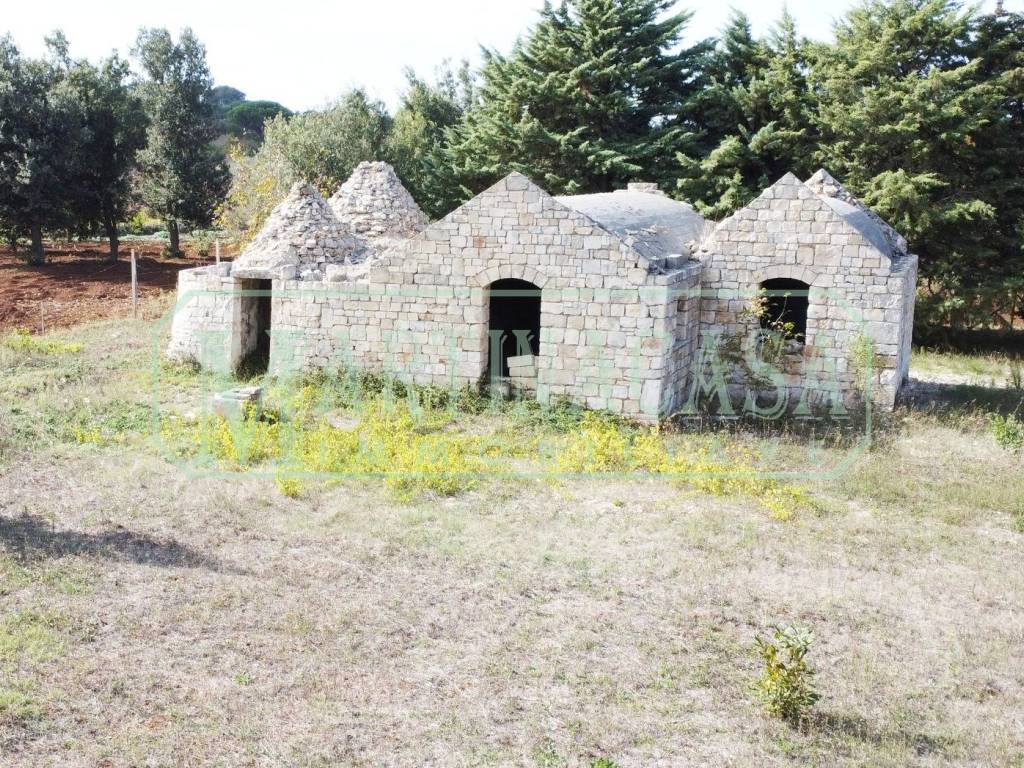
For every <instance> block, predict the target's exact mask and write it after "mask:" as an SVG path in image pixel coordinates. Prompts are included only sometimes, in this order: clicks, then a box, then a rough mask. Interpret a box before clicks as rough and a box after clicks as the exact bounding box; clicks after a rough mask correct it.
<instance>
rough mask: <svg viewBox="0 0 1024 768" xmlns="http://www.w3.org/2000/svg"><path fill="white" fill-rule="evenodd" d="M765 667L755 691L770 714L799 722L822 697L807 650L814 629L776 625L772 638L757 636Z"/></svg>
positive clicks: (811, 641) (811, 642) (758, 647)
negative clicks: (817, 690)
mask: <svg viewBox="0 0 1024 768" xmlns="http://www.w3.org/2000/svg"><path fill="white" fill-rule="evenodd" d="M756 643H757V649H758V653H759V654H760V656H761V660H762V661H763V662H764V671H763V672H762V673H761V676H760V677H759V678H758V680H757V682H756V683H755V685H754V694H755V695H756V696H757V698H758V699H759V700H760V701H761V702H762V703H763V704H764V706H765V709H766V710H767V711H768V714H770V715H772V716H773V717H778V718H781V719H783V720H785V721H787V722H790V723H797V722H799V721H800V720H801V719H802V718H803V716H804V715H805V714H806V712H807V710H808V709H810V708H811V707H812V706H813V705H814V703H815V702H816V701H817V700H818V698H819V697H818V694H817V693H816V692H815V690H814V684H813V677H814V670H813V669H812V668H811V667H810V666H809V665H808V664H807V660H806V657H807V654H808V652H809V651H810V650H811V645H812V644H813V643H814V633H813V632H812V631H811V630H810V629H809V628H807V627H795V626H787V627H776V628H775V633H774V635H773V637H772V639H771V640H765V639H763V638H761V637H758V638H757V639H756Z"/></svg>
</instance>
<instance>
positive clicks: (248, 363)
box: [239, 280, 273, 375]
mask: <svg viewBox="0 0 1024 768" xmlns="http://www.w3.org/2000/svg"><path fill="white" fill-rule="evenodd" d="M272 285H273V283H272V281H270V280H246V281H245V283H244V284H243V286H242V290H243V291H244V293H243V294H242V350H241V351H242V361H241V365H240V366H239V367H240V369H241V370H242V371H243V372H244V373H245V374H248V375H253V374H261V373H266V372H267V368H268V367H269V365H270V323H271V317H270V306H271V304H270V300H271V296H270V293H271V287H272Z"/></svg>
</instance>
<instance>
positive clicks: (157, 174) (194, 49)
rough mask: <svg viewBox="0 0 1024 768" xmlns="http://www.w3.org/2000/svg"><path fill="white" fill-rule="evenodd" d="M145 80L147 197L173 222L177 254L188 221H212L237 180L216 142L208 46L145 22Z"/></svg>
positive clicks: (141, 47)
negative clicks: (182, 226) (147, 26)
mask: <svg viewBox="0 0 1024 768" xmlns="http://www.w3.org/2000/svg"><path fill="white" fill-rule="evenodd" d="M134 53H135V55H136V57H137V58H138V59H139V62H140V63H141V65H142V68H143V70H144V72H145V75H146V79H145V80H144V81H143V83H142V84H141V85H142V88H141V92H142V95H143V99H144V103H145V105H146V112H147V114H148V116H149V121H150V125H149V135H148V145H147V147H146V149H145V150H143V151H142V152H141V153H140V155H139V161H140V165H141V168H142V197H143V200H144V201H145V203H146V204H147V205H148V206H149V207H150V208H151V209H152V210H153V211H154V212H155V213H156V214H157V215H159V216H162V217H163V218H164V219H165V220H166V221H167V230H168V233H169V235H170V250H171V253H172V254H174V255H177V254H178V250H179V249H178V232H179V226H180V224H182V223H185V224H188V225H194V226H207V225H209V224H210V222H212V221H213V217H214V214H215V212H216V208H217V206H218V205H219V204H220V202H221V201H222V200H223V199H224V196H225V195H226V194H227V190H228V187H229V185H230V182H231V177H230V173H229V171H228V168H227V165H226V162H225V159H224V156H223V153H222V152H221V151H220V150H218V149H217V148H216V147H214V145H213V140H214V139H216V138H217V135H218V127H217V116H216V106H215V101H214V96H213V79H212V78H211V77H210V70H209V68H208V67H207V64H206V49H205V48H203V45H202V43H200V42H199V40H198V39H197V38H196V36H195V35H194V34H193V33H192V31H191V30H190V29H186V30H184V31H183V32H182V34H181V38H180V39H179V41H178V42H177V43H175V42H174V40H173V39H172V38H171V35H170V33H169V32H168V31H167V30H166V29H148V30H147V29H144V30H142V32H140V34H139V38H138V41H137V43H136V46H135V51H134Z"/></svg>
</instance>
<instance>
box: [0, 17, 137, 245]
mask: <svg viewBox="0 0 1024 768" xmlns="http://www.w3.org/2000/svg"><path fill="white" fill-rule="evenodd" d="M47 50H48V54H47V56H46V57H45V58H43V59H39V60H28V59H24V58H23V57H22V56H21V55H20V53H19V52H18V50H17V49H16V48H15V47H14V45H13V44H12V43H11V42H10V40H7V39H4V40H0V115H2V118H0V229H2V230H3V232H4V234H6V235H7V237H8V239H10V240H11V241H12V242H14V241H15V240H16V238H17V237H18V236H21V235H25V234H27V235H29V236H30V237H31V240H32V246H31V250H30V251H29V261H30V262H31V263H41V262H42V260H43V243H42V237H43V231H44V230H52V229H57V228H62V229H69V230H70V229H77V230H91V229H93V228H96V227H102V228H103V229H105V230H106V232H107V234H108V235H109V236H110V253H111V257H112V258H116V256H117V223H118V222H119V221H120V220H121V219H122V218H123V217H124V216H125V214H126V213H127V206H128V201H129V199H130V185H129V177H130V173H131V171H132V169H133V168H134V166H135V158H136V153H137V152H138V151H139V149H140V148H141V147H142V146H143V145H144V143H145V126H146V118H145V114H144V113H143V111H142V106H141V103H140V101H139V99H138V98H137V97H136V96H135V95H134V94H132V92H131V91H130V89H129V87H128V84H127V78H128V65H127V63H126V62H125V61H123V60H122V59H120V58H118V57H117V56H111V57H110V58H108V59H106V60H105V61H103V62H101V63H100V64H99V65H98V66H97V65H94V64H91V63H89V62H87V61H79V60H74V59H72V58H71V57H70V55H69V52H68V44H67V40H65V38H64V36H63V35H61V34H60V33H57V34H55V35H53V36H52V37H51V38H49V39H48V40H47Z"/></svg>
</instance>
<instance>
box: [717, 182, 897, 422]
mask: <svg viewBox="0 0 1024 768" xmlns="http://www.w3.org/2000/svg"><path fill="white" fill-rule="evenodd" d="M700 257H701V260H702V261H703V263H704V273H703V288H704V299H703V301H702V305H701V313H700V325H701V331H702V333H703V334H705V335H707V334H715V333H725V334H740V335H742V334H745V333H749V332H751V331H752V330H754V329H755V328H756V325H757V324H756V320H753V319H750V318H747V319H745V318H744V317H743V316H742V315H743V311H744V309H745V308H747V307H749V305H750V301H751V298H752V296H753V294H754V292H756V290H757V288H758V286H759V285H760V284H761V283H762V282H763V281H765V280H768V279H774V278H790V279H796V280H801V281H803V282H805V283H807V284H808V285H810V286H811V288H810V297H809V298H810V306H809V309H808V326H807V338H806V344H805V346H804V349H803V352H802V357H803V359H802V371H803V373H804V375H805V377H806V376H809V377H811V378H812V380H813V377H822V379H823V380H825V379H828V378H830V377H838V378H839V380H840V381H841V383H842V387H843V391H844V392H845V391H851V390H852V389H853V381H852V373H853V367H852V365H851V363H852V359H853V352H854V348H855V345H856V344H857V340H858V337H859V336H860V335H861V334H862V333H863V334H866V335H867V336H868V338H870V339H871V342H872V345H873V347H874V351H875V353H876V355H877V356H878V361H879V362H880V364H881V369H882V370H881V371H879V375H878V377H877V391H876V393H875V397H876V402H877V403H878V404H879V405H883V406H891V405H892V402H893V400H894V399H895V396H896V392H897V389H898V387H899V385H900V384H901V383H902V380H903V376H904V375H905V370H906V366H907V361H908V359H909V349H910V346H909V345H910V341H909V338H910V337H909V323H910V320H911V319H912V315H913V299H914V288H913V286H914V283H915V278H916V257H913V256H906V255H901V256H898V257H895V258H892V259H891V258H890V257H889V256H887V255H885V254H883V253H882V252H881V251H880V250H879V249H878V247H877V246H876V245H875V244H874V243H872V242H871V241H869V240H868V239H867V238H866V237H865V236H864V235H863V234H862V233H861V232H860V231H858V229H856V228H855V227H853V226H851V224H850V223H849V222H848V221H847V220H846V219H844V218H843V216H841V215H840V214H839V213H837V212H836V210H834V209H833V208H832V207H831V206H830V205H829V204H828V203H827V202H826V201H824V200H823V199H822V198H820V197H819V196H818V195H816V194H814V193H813V192H812V191H811V190H810V189H809V188H808V187H807V186H805V185H804V184H802V183H801V182H800V181H799V180H798V179H796V178H795V177H794V176H792V175H791V174H790V175H787V176H786V177H784V178H783V179H782V180H781V181H780V182H778V183H777V184H775V185H774V186H773V187H771V188H769V189H768V190H766V191H765V192H764V193H763V194H762V195H761V196H760V197H758V198H757V199H756V200H755V201H754V202H752V203H751V204H750V205H749V206H748V207H746V208H744V209H742V210H740V211H738V212H737V213H736V214H735V215H734V216H732V217H731V218H729V219H726V220H725V221H723V222H722V223H721V224H720V225H719V226H718V227H717V228H716V229H715V231H714V233H713V234H712V235H711V237H710V238H709V239H708V240H707V241H705V243H704V244H703V246H702V249H701V253H700ZM812 389H813V386H812Z"/></svg>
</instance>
